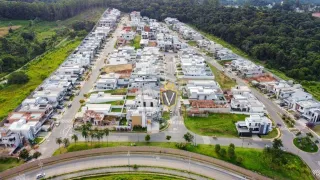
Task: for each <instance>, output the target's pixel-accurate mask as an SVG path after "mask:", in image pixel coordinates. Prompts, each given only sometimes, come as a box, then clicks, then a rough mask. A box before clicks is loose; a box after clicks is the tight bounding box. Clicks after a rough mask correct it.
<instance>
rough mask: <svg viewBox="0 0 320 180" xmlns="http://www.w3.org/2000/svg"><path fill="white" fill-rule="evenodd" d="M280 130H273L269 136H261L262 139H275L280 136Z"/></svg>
mask: <svg viewBox="0 0 320 180" xmlns="http://www.w3.org/2000/svg"><path fill="white" fill-rule="evenodd" d="M277 129H278V128H273V129H272V131H271V132H269V133H268V134H267V135H261V138H263V139H273V138H276V137H277V136H278V130H277Z"/></svg>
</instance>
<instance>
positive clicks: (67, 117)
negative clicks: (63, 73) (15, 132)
mask: <svg viewBox="0 0 320 180" xmlns="http://www.w3.org/2000/svg"><path fill="white" fill-rule="evenodd" d="M128 20H129V19H128V17H127V16H125V17H124V18H122V20H121V22H120V23H119V26H118V27H117V29H116V30H115V32H114V33H113V34H112V37H111V38H109V41H108V42H107V43H106V44H105V46H104V48H103V49H102V50H101V52H100V54H99V55H98V57H97V59H96V62H95V64H94V66H93V67H92V71H91V75H90V78H89V79H88V80H87V81H85V82H84V84H83V86H82V88H81V89H80V92H79V95H76V96H75V97H74V99H73V101H72V106H71V107H70V108H68V109H67V110H66V111H65V112H64V114H63V115H62V118H61V120H60V123H61V124H60V126H58V127H55V128H53V130H52V132H51V134H50V136H49V137H48V138H47V139H46V141H45V142H43V143H42V144H41V145H40V147H39V151H40V152H41V153H42V157H41V158H45V157H50V156H51V155H52V153H53V152H54V151H55V150H56V149H57V148H59V146H58V145H57V144H56V143H55V140H56V138H59V137H61V138H70V137H71V136H72V133H73V119H74V117H75V115H76V113H77V112H78V110H79V108H80V107H81V104H80V100H81V99H84V97H83V95H84V94H87V93H88V92H89V91H90V90H91V89H92V87H93V86H94V83H95V81H96V80H97V78H98V76H99V75H100V68H102V67H104V65H105V62H104V60H105V59H106V57H107V56H108V54H109V53H111V52H112V51H114V44H115V43H116V41H117V36H119V35H120V32H121V29H122V28H123V25H122V24H123V23H127V22H128Z"/></svg>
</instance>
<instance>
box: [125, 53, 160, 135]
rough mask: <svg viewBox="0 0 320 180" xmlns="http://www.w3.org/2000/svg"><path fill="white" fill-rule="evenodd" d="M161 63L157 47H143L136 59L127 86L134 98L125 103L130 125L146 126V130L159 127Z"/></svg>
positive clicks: (149, 130)
mask: <svg viewBox="0 0 320 180" xmlns="http://www.w3.org/2000/svg"><path fill="white" fill-rule="evenodd" d="M162 64H163V57H162V55H161V54H160V51H159V48H157V47H145V48H144V49H143V51H142V55H141V57H140V58H139V59H137V60H136V64H135V68H134V69H133V71H132V74H131V78H130V82H129V87H128V92H131V93H130V95H133V96H135V98H134V99H132V100H127V101H126V103H125V108H126V112H127V114H126V118H127V120H128V121H129V122H130V123H131V124H132V127H134V126H141V127H146V128H147V131H148V132H158V131H159V129H160V125H159V120H160V118H161V114H162V105H161V103H160V102H161V100H160V77H161V70H162Z"/></svg>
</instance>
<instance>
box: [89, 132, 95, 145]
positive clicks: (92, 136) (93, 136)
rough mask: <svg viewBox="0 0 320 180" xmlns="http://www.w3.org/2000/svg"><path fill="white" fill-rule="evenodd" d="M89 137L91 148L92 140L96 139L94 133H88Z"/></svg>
mask: <svg viewBox="0 0 320 180" xmlns="http://www.w3.org/2000/svg"><path fill="white" fill-rule="evenodd" d="M89 135H90V137H91V146H92V141H93V139H94V138H95V137H96V133H94V132H91V131H90V132H89Z"/></svg>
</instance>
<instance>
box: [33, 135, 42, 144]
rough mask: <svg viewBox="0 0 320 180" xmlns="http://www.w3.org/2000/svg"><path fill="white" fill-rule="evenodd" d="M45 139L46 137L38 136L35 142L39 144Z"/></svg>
mask: <svg viewBox="0 0 320 180" xmlns="http://www.w3.org/2000/svg"><path fill="white" fill-rule="evenodd" d="M43 139H44V137H36V138H35V139H34V142H35V143H36V144H39V143H40V142H41V141H42V140H43Z"/></svg>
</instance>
